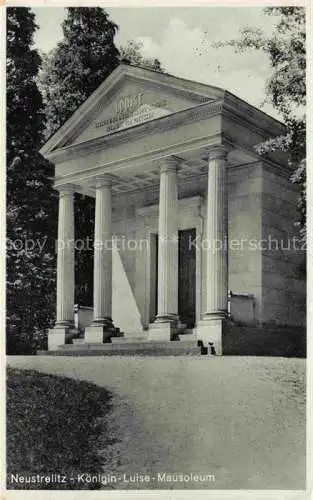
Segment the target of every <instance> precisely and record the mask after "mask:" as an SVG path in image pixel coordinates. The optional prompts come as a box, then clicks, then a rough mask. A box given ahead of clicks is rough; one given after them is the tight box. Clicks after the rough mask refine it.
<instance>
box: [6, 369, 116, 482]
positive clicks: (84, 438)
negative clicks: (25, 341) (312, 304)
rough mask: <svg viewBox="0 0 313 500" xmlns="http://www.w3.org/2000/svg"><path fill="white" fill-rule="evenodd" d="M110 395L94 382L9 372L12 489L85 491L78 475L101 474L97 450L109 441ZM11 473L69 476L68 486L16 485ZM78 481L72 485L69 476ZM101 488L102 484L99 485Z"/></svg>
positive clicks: (8, 401) (32, 372) (9, 480)
mask: <svg viewBox="0 0 313 500" xmlns="http://www.w3.org/2000/svg"><path fill="white" fill-rule="evenodd" d="M110 408H111V395H110V393H109V392H108V391H106V390H105V389H103V388H100V387H98V386H96V385H94V384H92V383H88V382H80V381H75V380H72V379H68V378H65V377H57V376H54V375H47V374H43V373H39V372H36V371H33V370H19V369H13V368H9V369H8V371H7V473H8V476H7V477H8V481H7V488H8V489H81V488H82V489H83V488H86V487H87V488H88V489H92V488H96V487H97V485H87V486H86V484H84V483H82V484H77V481H76V478H77V473H82V472H86V473H93V472H99V470H100V464H103V458H101V457H100V454H99V450H100V448H101V447H104V446H106V444H107V443H108V438H107V433H106V424H105V420H106V416H107V414H108V413H109V412H110ZM11 473H12V474H15V475H16V474H19V475H22V476H24V477H29V476H34V475H36V474H39V475H40V474H44V475H45V476H47V475H52V474H60V475H63V474H66V477H67V483H60V482H59V481H60V479H59V481H58V482H54V480H56V478H55V477H53V476H51V478H52V479H51V483H50V484H47V483H45V482H43V483H41V482H40V481H39V482H38V481H37V482H36V483H30V484H25V483H24V484H23V483H21V484H15V483H14V482H12V480H11ZM70 477H74V478H75V480H74V481H70V480H68V478H70ZM98 487H99V486H98Z"/></svg>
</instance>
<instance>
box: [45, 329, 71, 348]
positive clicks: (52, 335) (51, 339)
mask: <svg viewBox="0 0 313 500" xmlns="http://www.w3.org/2000/svg"><path fill="white" fill-rule="evenodd" d="M72 328H74V325H68V326H61V325H60V326H58V325H55V327H54V328H50V329H49V331H48V351H55V350H57V349H58V347H59V346H60V345H64V344H67V343H68V341H69V340H70V338H71V337H72V333H71V332H70V330H71V329H72Z"/></svg>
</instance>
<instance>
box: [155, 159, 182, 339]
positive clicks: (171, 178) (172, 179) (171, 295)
mask: <svg viewBox="0 0 313 500" xmlns="http://www.w3.org/2000/svg"><path fill="white" fill-rule="evenodd" d="M179 162H180V160H179V159H178V158H176V157H174V156H171V157H168V158H165V159H164V160H162V162H161V165H160V196H159V246H158V314H157V317H156V320H155V322H154V323H153V324H152V325H151V327H150V330H149V339H151V340H171V338H172V337H173V334H175V333H176V331H177V323H178V319H179V318H178V228H177V205H178V203H177V201H178V187H177V169H178V165H179Z"/></svg>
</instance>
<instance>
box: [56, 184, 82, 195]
mask: <svg viewBox="0 0 313 500" xmlns="http://www.w3.org/2000/svg"><path fill="white" fill-rule="evenodd" d="M53 188H54V189H55V190H56V191H59V195H60V196H70V195H73V194H74V193H75V191H76V190H77V186H76V185H75V184H70V183H68V184H61V185H59V186H56V185H54V186H53Z"/></svg>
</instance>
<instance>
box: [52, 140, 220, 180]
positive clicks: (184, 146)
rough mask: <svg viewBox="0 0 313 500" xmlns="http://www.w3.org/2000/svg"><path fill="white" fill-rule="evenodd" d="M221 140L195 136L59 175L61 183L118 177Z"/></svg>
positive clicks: (215, 143) (218, 142)
mask: <svg viewBox="0 0 313 500" xmlns="http://www.w3.org/2000/svg"><path fill="white" fill-rule="evenodd" d="M220 141H221V135H220V134H215V135H212V136H210V137H208V136H207V135H205V136H202V137H197V138H193V139H191V140H189V141H183V142H180V143H176V144H171V145H170V146H165V147H163V148H157V149H155V150H151V151H148V152H144V153H139V154H138V155H136V156H132V157H131V158H130V157H124V158H120V159H119V160H117V161H113V162H110V163H105V164H100V165H95V166H94V167H90V168H88V169H86V170H84V171H79V172H77V171H76V170H73V171H72V172H69V173H68V174H65V175H63V176H60V177H58V181H59V182H60V184H62V183H67V182H74V181H75V182H76V183H78V182H88V180H90V179H92V178H93V177H94V176H96V175H101V174H102V173H114V175H116V176H117V177H118V175H119V173H121V174H122V173H123V172H124V171H126V170H129V169H130V168H132V167H135V166H136V167H138V166H140V165H143V164H145V163H148V162H156V161H161V160H162V158H165V157H168V156H170V155H175V156H177V154H178V153H179V154H183V153H187V152H190V151H197V150H198V149H200V148H203V147H208V146H210V145H212V146H213V145H218V144H220Z"/></svg>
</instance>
